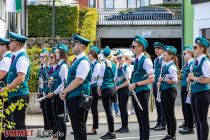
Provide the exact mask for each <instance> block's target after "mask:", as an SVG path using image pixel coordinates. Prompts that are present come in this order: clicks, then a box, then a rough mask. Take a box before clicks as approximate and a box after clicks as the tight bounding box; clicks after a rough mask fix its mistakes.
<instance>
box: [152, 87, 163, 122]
mask: <svg viewBox="0 0 210 140" xmlns="http://www.w3.org/2000/svg"><path fill="white" fill-rule="evenodd" d="M153 95H154V97H155V106H156V111H157V125H163V126H165V125H166V120H165V114H164V111H163V105H162V103H161V102H158V101H157V100H156V99H157V86H156V85H153Z"/></svg>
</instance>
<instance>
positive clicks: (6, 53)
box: [3, 51, 11, 57]
mask: <svg viewBox="0 0 210 140" xmlns="http://www.w3.org/2000/svg"><path fill="white" fill-rule="evenodd" d="M9 53H11V52H10V51H7V52H5V53H4V54H3V57H5V56H6V55H7V54H9Z"/></svg>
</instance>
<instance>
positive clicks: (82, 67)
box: [72, 53, 91, 80]
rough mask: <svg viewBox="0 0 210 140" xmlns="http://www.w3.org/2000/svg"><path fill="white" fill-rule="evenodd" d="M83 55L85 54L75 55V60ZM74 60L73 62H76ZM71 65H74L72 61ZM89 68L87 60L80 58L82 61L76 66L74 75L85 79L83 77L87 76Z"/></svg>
mask: <svg viewBox="0 0 210 140" xmlns="http://www.w3.org/2000/svg"><path fill="white" fill-rule="evenodd" d="M84 56H85V53H81V54H79V55H77V57H76V58H77V59H76V61H77V60H78V59H80V58H82V57H84ZM76 61H75V62H76ZM72 65H74V63H73V64H72ZM90 68H91V66H90V63H89V62H88V60H82V61H81V62H80V63H79V65H78V67H77V70H76V77H78V78H82V79H83V80H85V79H86V78H87V76H88V73H89V71H90Z"/></svg>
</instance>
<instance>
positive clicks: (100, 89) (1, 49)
mask: <svg viewBox="0 0 210 140" xmlns="http://www.w3.org/2000/svg"><path fill="white" fill-rule="evenodd" d="M26 41H27V38H26V37H25V36H23V35H20V34H16V33H13V32H9V39H5V38H0V56H1V61H0V81H1V88H0V94H1V93H2V92H3V91H4V90H5V89H10V90H12V89H14V88H16V87H17V86H20V85H21V86H20V87H19V88H18V89H17V90H15V91H13V92H9V96H8V98H9V100H8V104H5V106H8V105H10V104H12V103H15V102H16V101H17V100H19V99H23V100H24V102H26V103H28V102H29V88H28V82H30V81H28V79H29V76H30V60H29V58H28V55H27V53H26V51H25V49H24V48H25V44H26ZM89 44H90V41H89V40H88V39H86V38H84V37H81V36H79V35H77V34H74V35H73V37H72V38H71V44H70V45H69V46H68V45H65V44H58V45H57V46H56V47H54V48H52V49H51V50H50V51H48V50H47V49H45V48H43V49H42V52H41V54H40V56H39V58H40V68H39V71H38V72H37V73H38V74H37V75H38V78H39V83H38V87H39V88H38V92H39V95H38V99H41V98H42V99H43V100H41V102H40V107H41V109H42V112H43V118H44V130H52V132H53V134H54V135H53V137H52V139H58V140H65V139H68V138H67V136H66V133H67V127H66V121H69V120H70V122H71V126H72V130H73V132H72V134H73V135H74V139H75V140H87V135H97V130H98V129H100V128H99V119H100V118H99V115H98V101H99V99H101V100H102V104H103V107H104V111H105V114H106V118H107V125H108V128H107V133H106V134H105V135H103V136H101V137H100V138H101V139H115V138H116V133H129V124H128V101H129V98H131V99H132V104H133V108H134V110H135V114H136V117H137V123H138V125H139V136H140V140H149V137H150V130H151V129H152V130H155V131H161V130H166V136H165V137H164V138H162V139H161V140H175V139H176V129H177V122H176V117H175V101H176V97H177V94H181V99H182V111H183V116H184V123H183V125H181V126H179V127H180V128H181V129H180V131H179V132H180V133H181V134H194V126H195V128H196V130H197V139H198V140H207V139H208V133H209V127H208V123H207V116H208V107H209V103H210V84H209V83H210V62H209V55H208V51H207V48H208V47H209V41H208V40H207V39H205V38H201V37H198V38H196V40H195V43H194V46H185V47H184V50H183V53H182V55H183V58H184V61H185V64H184V66H183V67H182V68H181V77H179V64H178V59H177V56H176V55H177V49H176V47H174V46H172V45H173V44H170V45H164V44H162V43H161V42H155V43H154V45H153V47H154V51H155V54H156V56H157V58H156V59H155V60H154V63H153V62H152V59H151V58H150V56H149V54H148V53H147V51H146V50H147V48H148V47H151V46H149V42H148V41H147V40H146V39H145V38H143V37H142V36H139V35H137V36H135V37H134V39H133V41H132V42H131V46H130V48H131V50H132V52H133V53H134V55H135V62H134V66H133V68H132V67H131V59H128V57H127V56H125V54H123V52H121V51H118V52H117V55H116V56H113V53H112V50H111V49H110V48H109V47H108V46H107V47H105V48H104V49H103V50H100V49H99V48H98V47H97V46H91V47H90V49H89V52H88V53H87V54H86V53H85V51H86V49H87V47H88V45H89ZM69 48H70V49H72V52H73V54H75V55H76V57H75V59H74V60H73V61H72V62H71V64H70V63H69V60H68V52H69ZM101 54H103V59H101V58H102V57H101ZM114 57H115V59H114ZM179 80H181V89H180V90H179V89H177V84H178V81H179ZM151 91H153V92H151ZM178 91H181V93H178ZM150 93H152V94H153V95H150ZM150 96H154V97H155V105H156V110H157V124H156V126H154V127H152V128H150V122H149V99H150ZM43 97H44V98H43ZM113 98H115V101H114V102H118V103H119V110H120V117H121V122H122V126H121V128H117V129H116V128H115V127H114V126H115V123H114V117H113V113H112V102H113ZM89 110H90V111H91V113H92V116H93V126H92V130H86V121H87V118H88V111H89ZM25 114H26V107H24V108H23V109H22V110H15V111H14V112H12V113H11V115H10V116H7V117H8V119H10V120H11V121H13V122H15V127H14V130H25V129H26V125H25ZM68 116H69V118H68ZM87 131H88V132H87ZM58 134H62V135H58ZM3 139H9V140H12V139H16V140H26V139H27V137H19V138H12V137H9V138H3Z"/></svg>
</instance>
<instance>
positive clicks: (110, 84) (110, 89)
mask: <svg viewBox="0 0 210 140" xmlns="http://www.w3.org/2000/svg"><path fill="white" fill-rule="evenodd" d="M103 54H104V57H105V62H103V63H101V66H100V72H99V80H98V93H99V96H102V103H103V106H104V110H105V113H106V117H107V123H108V132H107V133H106V134H105V135H104V136H101V139H115V138H116V134H115V131H114V118H113V115H112V110H111V107H112V97H113V96H114V88H115V83H114V76H115V72H116V64H115V63H114V62H113V61H112V56H113V55H112V51H111V49H110V48H109V46H106V47H105V48H104V50H103Z"/></svg>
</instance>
